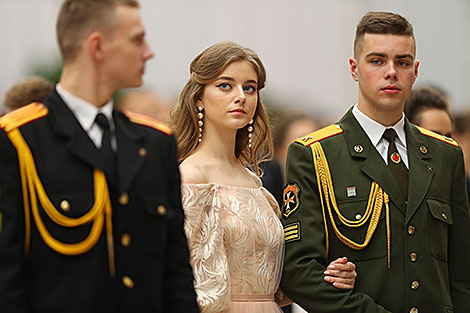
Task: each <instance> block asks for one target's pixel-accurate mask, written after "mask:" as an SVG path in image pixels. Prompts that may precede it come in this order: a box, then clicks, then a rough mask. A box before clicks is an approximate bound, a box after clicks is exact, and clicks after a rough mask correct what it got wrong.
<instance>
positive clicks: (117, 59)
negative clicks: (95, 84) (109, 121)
mask: <svg viewBox="0 0 470 313" xmlns="http://www.w3.org/2000/svg"><path fill="white" fill-rule="evenodd" d="M115 15H116V16H115V19H116V23H115V26H114V27H113V30H112V33H111V35H110V36H107V37H106V38H105V40H104V45H103V47H104V52H105V54H104V58H103V75H104V79H107V80H108V82H109V85H111V86H114V87H115V90H118V89H122V88H134V87H139V86H141V85H142V75H143V74H144V72H145V63H146V62H147V60H149V59H150V58H152V57H153V52H152V50H151V49H150V47H149V45H148V43H147V41H146V40H145V30H144V26H143V24H142V20H141V18H140V14H139V11H138V9H137V8H132V7H126V6H118V7H117V8H116V11H115Z"/></svg>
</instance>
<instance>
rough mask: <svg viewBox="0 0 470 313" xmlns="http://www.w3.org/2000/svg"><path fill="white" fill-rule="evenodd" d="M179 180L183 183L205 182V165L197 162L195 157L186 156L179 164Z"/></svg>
mask: <svg viewBox="0 0 470 313" xmlns="http://www.w3.org/2000/svg"><path fill="white" fill-rule="evenodd" d="M180 172H181V182H182V183H183V184H206V183H208V181H207V177H206V170H205V166H204V165H201V164H199V163H198V162H197V159H195V158H191V157H188V158H187V159H186V160H184V161H183V162H181V164H180Z"/></svg>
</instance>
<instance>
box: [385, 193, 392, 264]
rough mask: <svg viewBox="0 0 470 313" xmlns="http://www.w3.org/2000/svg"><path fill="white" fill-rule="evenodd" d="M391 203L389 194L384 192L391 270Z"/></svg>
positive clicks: (388, 258)
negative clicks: (389, 203)
mask: <svg viewBox="0 0 470 313" xmlns="http://www.w3.org/2000/svg"><path fill="white" fill-rule="evenodd" d="M389 201H390V199H389V197H388V194H386V193H385V192H384V202H385V211H386V221H387V267H388V268H390V263H391V260H390V251H391V248H392V247H391V242H390V239H391V237H392V233H391V231H390V207H389V205H388V202H389Z"/></svg>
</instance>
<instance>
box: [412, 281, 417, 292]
mask: <svg viewBox="0 0 470 313" xmlns="http://www.w3.org/2000/svg"><path fill="white" fill-rule="evenodd" d="M418 287H419V281H417V280H414V281H413V282H412V283H411V289H413V290H416V289H418Z"/></svg>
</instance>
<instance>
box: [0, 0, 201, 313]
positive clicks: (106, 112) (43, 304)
mask: <svg viewBox="0 0 470 313" xmlns="http://www.w3.org/2000/svg"><path fill="white" fill-rule="evenodd" d="M57 32H58V37H59V43H60V46H61V50H62V53H63V56H64V69H63V73H62V77H61V79H60V83H59V84H58V85H57V86H56V88H55V90H54V91H53V92H52V93H51V94H50V95H49V96H48V97H47V99H46V100H45V101H44V103H43V104H42V103H33V104H30V105H27V106H25V107H23V108H21V109H19V110H16V111H14V112H12V113H9V114H7V115H5V116H4V117H2V119H1V120H0V126H1V128H2V131H0V190H1V194H0V222H1V224H0V312H2V313H10V312H11V313H13V312H14V313H20V312H88V313H92V312H93V313H94V312H96V313H97V312H100V313H104V312H106V313H113V312H181V313H183V312H184V313H187V312H198V311H199V310H198V307H197V303H196V295H195V292H194V288H193V276H192V271H191V267H190V265H189V256H188V255H189V253H188V248H187V242H186V237H185V235H184V232H183V219H184V217H183V210H182V207H181V200H180V176H179V172H178V165H177V159H176V144H175V140H174V137H173V136H172V135H171V131H170V130H169V129H168V128H167V127H166V126H164V125H161V124H159V123H157V122H155V121H153V120H150V119H147V118H144V117H141V116H138V115H135V114H128V115H125V114H123V113H121V112H119V111H116V110H114V109H113V104H112V102H111V96H112V94H113V93H114V92H116V91H117V90H119V89H121V88H128V87H138V86H140V85H141V84H142V75H143V73H144V68H145V63H146V61H147V60H148V59H150V58H151V57H153V52H152V51H151V50H150V47H149V46H148V44H147V42H146V40H145V32H144V28H143V25H142V22H141V18H140V15H139V11H138V3H137V2H136V1H133V0H66V1H64V3H63V5H62V8H61V11H60V14H59V18H58V23H57Z"/></svg>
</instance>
